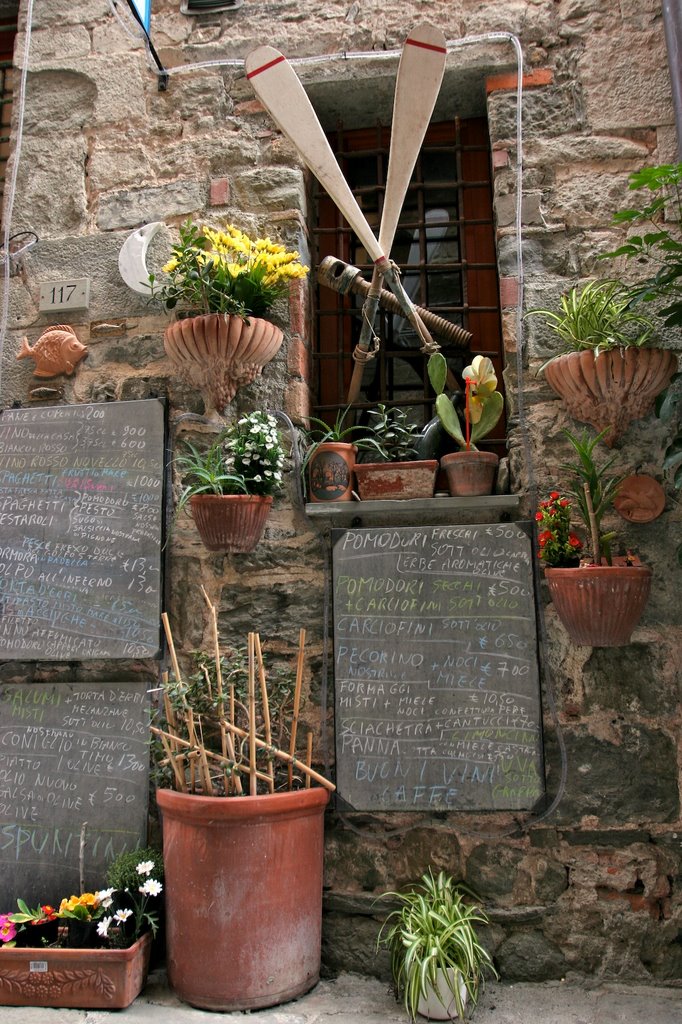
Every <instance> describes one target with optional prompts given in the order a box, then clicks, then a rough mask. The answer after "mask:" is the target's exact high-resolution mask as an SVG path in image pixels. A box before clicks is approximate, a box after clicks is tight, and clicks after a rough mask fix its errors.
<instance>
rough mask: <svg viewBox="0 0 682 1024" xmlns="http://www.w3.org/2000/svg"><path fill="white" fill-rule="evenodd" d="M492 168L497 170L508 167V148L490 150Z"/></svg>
mask: <svg viewBox="0 0 682 1024" xmlns="http://www.w3.org/2000/svg"><path fill="white" fill-rule="evenodd" d="M492 163H493V170H495V171H499V170H501V169H502V168H503V167H509V150H508V149H494V150H493V152H492Z"/></svg>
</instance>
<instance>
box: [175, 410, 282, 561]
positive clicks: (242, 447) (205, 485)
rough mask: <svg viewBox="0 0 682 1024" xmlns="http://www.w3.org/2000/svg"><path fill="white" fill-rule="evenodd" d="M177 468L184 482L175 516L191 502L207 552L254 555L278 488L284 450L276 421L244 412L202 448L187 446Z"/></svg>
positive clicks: (187, 444) (262, 413) (280, 481)
mask: <svg viewBox="0 0 682 1024" xmlns="http://www.w3.org/2000/svg"><path fill="white" fill-rule="evenodd" d="M175 466H176V469H177V471H178V473H180V474H181V476H182V477H183V478H184V481H185V487H184V490H183V491H182V494H181V496H180V501H179V502H178V512H179V511H181V510H182V509H184V508H185V507H186V506H187V505H188V504H189V507H190V509H191V514H192V518H193V519H194V522H195V524H196V527H197V530H198V531H199V534H200V536H201V539H202V541H203V542H204V545H205V546H206V547H207V548H208V549H209V551H221V552H247V551H253V549H254V548H255V547H256V545H257V544H258V541H259V540H260V538H261V536H262V533H263V530H264V528H265V521H266V519H267V516H268V512H269V511H270V507H271V505H272V496H273V494H276V493H277V491H279V490H280V488H281V486H282V469H283V466H284V451H283V448H282V442H281V437H280V434H279V431H278V429H277V421H276V419H275V417H274V416H273V415H271V414H270V413H267V412H259V411H256V412H251V413H248V414H247V415H245V416H242V417H240V419H238V420H237V421H236V423H234V424H232V425H231V426H229V427H227V429H226V430H224V431H222V432H221V433H220V435H219V436H218V437H217V438H216V440H215V441H214V442H213V443H212V444H211V445H209V447H208V448H207V449H204V450H201V449H199V448H198V447H197V446H196V445H194V444H192V443H191V442H186V444H185V450H184V451H183V452H182V453H181V454H180V455H178V456H177V458H176V459H175Z"/></svg>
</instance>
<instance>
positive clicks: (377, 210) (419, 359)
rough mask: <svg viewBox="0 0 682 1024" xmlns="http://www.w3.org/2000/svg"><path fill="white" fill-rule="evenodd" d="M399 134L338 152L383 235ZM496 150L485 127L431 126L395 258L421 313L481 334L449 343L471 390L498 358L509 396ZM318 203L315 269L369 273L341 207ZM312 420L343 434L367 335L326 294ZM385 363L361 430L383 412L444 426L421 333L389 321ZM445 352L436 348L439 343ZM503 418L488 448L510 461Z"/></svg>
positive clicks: (356, 307) (372, 134) (320, 293)
mask: <svg viewBox="0 0 682 1024" xmlns="http://www.w3.org/2000/svg"><path fill="white" fill-rule="evenodd" d="M389 141H390V130H389V129H388V128H386V127H382V126H377V127H376V128H367V129H358V130H351V131H345V130H344V129H343V128H339V129H338V130H337V131H336V132H335V133H333V134H331V135H330V142H331V145H332V149H333V150H334V152H335V154H336V156H337V159H338V160H339V163H340V165H341V168H342V169H343V172H344V175H345V177H346V180H347V181H348V183H349V185H350V187H351V189H352V191H353V193H354V195H355V196H356V198H357V200H358V203H359V205H360V207H361V209H362V211H363V213H364V214H365V217H366V219H367V221H368V222H369V224H370V225H371V226H372V228H373V230H374V233H375V235H377V236H378V234H379V225H380V222H381V211H382V205H383V198H384V190H385V181H386V172H387V164H388V148H389ZM490 166H491V163H490V145H489V138H488V128H487V122H486V120H485V118H471V119H466V120H464V119H462V120H459V119H457V120H455V121H453V122H447V123H442V124H436V125H432V126H431V127H430V128H429V131H428V133H427V135H426V138H425V141H424V145H423V146H422V151H421V154H420V157H419V160H418V162H417V166H416V168H415V172H414V175H413V177H412V181H411V184H410V187H409V190H408V193H407V197H406V199H405V203H404V206H403V210H402V213H401V216H400V221H399V224H398V230H397V232H396V237H395V241H394V244H393V247H392V249H391V253H390V257H391V259H392V260H393V261H394V262H395V263H396V264H397V265H398V267H399V268H400V271H401V274H402V281H403V285H404V287H405V289H406V291H407V293H408V295H409V296H410V298H411V299H412V301H413V302H414V303H415V305H417V306H423V307H425V308H427V309H429V310H430V311H432V312H434V313H437V314H438V315H439V316H440V317H443V318H444V319H446V320H448V321H450V322H452V323H455V324H458V325H459V326H460V327H463V328H465V329H466V330H468V331H470V332H471V334H472V340H471V344H470V346H469V347H464V348H462V347H461V346H455V345H453V344H451V343H447V342H444V343H441V350H442V351H443V353H444V354H445V355H446V357H447V360H448V365H449V366H450V368H451V369H452V370H453V371H454V374H455V377H456V378H457V379H458V380H459V382H460V383H461V371H462V369H463V368H464V367H465V366H467V365H468V364H469V363H470V362H471V359H472V358H473V356H474V355H477V354H479V353H480V354H482V355H486V356H489V357H490V359H492V361H493V364H494V366H495V369H496V372H497V377H498V389H499V390H502V388H503V385H502V366H503V350H502V329H501V316H500V306H499V285H498V274H497V262H496V252H495V231H494V223H493V207H492V185H491V170H490ZM316 187H317V192H316V194H315V195H314V209H315V227H314V230H313V244H314V259H315V263H316V265H317V266H319V264H320V262H321V261H322V260H323V259H324V258H325V257H326V256H329V255H331V256H336V257H338V258H339V259H341V260H343V261H344V262H345V263H349V264H353V265H354V266H356V267H358V268H359V269H360V270H362V271H363V277H364V278H365V279H366V280H367V281H369V279H370V278H371V274H372V263H371V260H370V259H369V257H368V255H367V253H366V252H365V250H364V249H363V247H362V245H361V243H360V242H359V240H358V239H357V237H356V236H355V234H354V233H353V232H352V231H351V229H350V228H349V226H348V225H347V223H346V222H345V220H344V219H343V217H342V216H341V214H340V213H339V212H338V210H337V209H336V206H335V205H334V203H333V202H332V200H331V199H330V198H329V196H327V195H326V193H325V192H324V191H323V190H322V188H321V187H320V186H319V185H318V186H316ZM315 297H316V302H315V347H314V353H313V359H314V368H315V374H314V383H313V387H314V392H315V396H316V405H315V409H314V414H315V415H316V416H318V417H320V418H322V419H325V420H327V421H328V422H330V423H333V422H334V420H335V418H336V415H337V412H338V411H339V410H343V409H345V407H346V405H347V397H346V396H347V393H348V386H349V384H350V380H351V376H352V372H353V356H352V353H353V349H354V348H355V346H356V343H357V341H358V338H359V335H360V330H361V327H362V315H361V313H362V302H363V299H362V297H360V296H358V295H346V296H342V295H339V294H337V293H336V292H335V291H333V290H331V289H329V288H327V287H325V286H323V285H319V284H318V285H317V286H316V296H315ZM375 330H376V333H377V334H378V336H379V339H380V344H379V351H378V354H377V357H376V358H375V359H373V360H371V361H370V362H369V363H368V364H367V365H366V366H365V369H364V371H363V377H362V389H361V392H360V396H359V400H358V402H357V403H354V409H356V410H357V413H356V418H357V419H358V421H359V422H362V421H363V419H364V418H365V416H366V410H368V409H370V408H374V407H376V405H377V404H378V403H379V402H383V403H384V404H385V405H386V406H388V407H389V408H390V407H393V406H400V407H401V408H403V409H407V410H409V411H410V418H411V419H413V420H414V421H415V422H417V423H418V424H420V425H423V424H425V423H427V422H428V421H429V420H430V419H431V418H432V417H433V415H434V410H433V401H434V394H433V391H432V389H431V386H430V384H429V380H428V375H427V369H426V359H425V358H424V356H423V355H422V354H421V353H420V351H419V344H418V341H417V339H416V336H415V332H414V330H413V329H412V328H411V326H410V324H409V323H408V321H406V320H405V319H403V318H402V317H401V316H398V315H397V314H393V313H390V312H389V313H387V312H385V311H382V312H381V313H380V315H379V316H378V317H377V321H376V324H375ZM437 340H438V339H437ZM505 436H506V428H505V423H504V418H503V419H502V420H501V421H500V422H499V423H498V425H497V427H496V428H495V430H494V431H493V432H492V434H491V435H489V437H488V438H486V439H485V440H484V441H482V442H481V443H480V445H479V447H482V448H486V449H488V450H491V451H495V452H497V454H498V455H500V456H502V455H504V454H505V452H506V442H505Z"/></svg>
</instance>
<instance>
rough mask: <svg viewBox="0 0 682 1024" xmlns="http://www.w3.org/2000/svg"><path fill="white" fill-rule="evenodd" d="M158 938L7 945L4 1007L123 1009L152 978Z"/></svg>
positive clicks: (1, 991) (1, 979)
mask: <svg viewBox="0 0 682 1024" xmlns="http://www.w3.org/2000/svg"><path fill="white" fill-rule="evenodd" d="M151 945H152V937H151V934H150V933H149V932H147V934H146V935H143V936H142V938H141V939H139V940H138V942H136V943H135V944H134V945H132V946H129V947H128V949H41V950H37V949H3V950H2V952H1V953H0V1005H2V1006H61V1007H67V1008H71V1009H79V1010H97V1009H105V1010H122V1009H124V1008H125V1007H126V1006H130V1004H131V1003H132V1001H133V999H135V998H136V997H137V996H138V995H139V994H140V992H141V991H142V987H143V986H144V983H145V981H146V980H147V970H148V967H149V951H150V949H151Z"/></svg>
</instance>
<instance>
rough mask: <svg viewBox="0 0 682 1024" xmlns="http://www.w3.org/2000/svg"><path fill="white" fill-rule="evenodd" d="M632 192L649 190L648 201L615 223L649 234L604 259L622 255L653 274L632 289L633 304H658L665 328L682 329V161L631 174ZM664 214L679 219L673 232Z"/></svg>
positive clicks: (629, 241)
mask: <svg viewBox="0 0 682 1024" xmlns="http://www.w3.org/2000/svg"><path fill="white" fill-rule="evenodd" d="M629 188H630V189H631V190H633V191H638V190H639V189H646V190H648V192H650V193H651V200H650V202H646V201H645V202H644V203H643V205H641V206H640V207H638V208H631V209H628V210H621V211H620V212H619V213H617V214H616V215H615V216H614V218H613V220H614V223H615V224H632V225H639V224H642V225H645V226H648V228H649V230H646V231H644V232H643V233H642V234H633V235H630V237H629V238H628V239H627V241H626V242H624V244H623V245H620V246H618V248H617V249H614V250H613V251H612V252H607V253H604V255H603V256H601V257H600V258H601V259H613V258H614V257H617V256H624V257H625V258H626V259H628V260H634V261H635V262H636V263H637V264H638V266H639V267H647V268H648V269H649V271H650V273H649V274H648V276H647V277H645V278H644V280H642V281H640V282H639V284H636V285H635V286H634V287H633V288H631V289H630V290H629V297H630V301H631V302H632V303H638V302H653V303H655V311H656V315H658V316H660V317H662V318H663V321H664V323H665V325H666V326H667V327H680V326H682V235H681V225H682V163H678V164H661V165H659V166H658V167H644V168H643V169H642V170H640V171H636V172H635V173H634V174H631V175H630V178H629ZM666 211H670V212H671V213H672V217H671V218H670V220H671V221H676V222H677V223H676V225H675V228H674V229H673V230H672V231H671V230H670V229H669V228H667V227H664V226H663V224H664V223H665V214H666Z"/></svg>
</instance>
